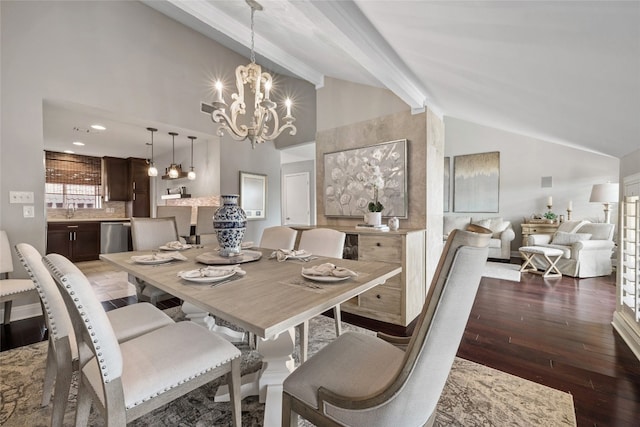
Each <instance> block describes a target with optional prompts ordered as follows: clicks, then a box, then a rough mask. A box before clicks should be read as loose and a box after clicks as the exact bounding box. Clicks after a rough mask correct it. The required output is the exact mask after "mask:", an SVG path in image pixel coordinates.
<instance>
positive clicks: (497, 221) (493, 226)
mask: <svg viewBox="0 0 640 427" xmlns="http://www.w3.org/2000/svg"><path fill="white" fill-rule="evenodd" d="M471 222H472V223H474V224H478V225H481V226H483V227H485V228H488V229H489V230H491V231H492V232H493V235H492V237H493V238H494V239H499V238H500V234H501V233H502V232H503V231H504V230H506V229H507V227H509V224H511V222H509V221H504V220H503V219H502V217H501V216H496V217H493V218H472V219H471ZM485 224H486V225H485Z"/></svg>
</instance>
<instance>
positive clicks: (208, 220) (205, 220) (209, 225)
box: [196, 206, 218, 236]
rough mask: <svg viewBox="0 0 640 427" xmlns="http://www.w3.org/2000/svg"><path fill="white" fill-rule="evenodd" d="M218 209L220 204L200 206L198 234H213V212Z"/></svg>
mask: <svg viewBox="0 0 640 427" xmlns="http://www.w3.org/2000/svg"><path fill="white" fill-rule="evenodd" d="M217 210H218V206H198V213H197V219H196V234H197V235H198V236H200V235H202V234H213V233H215V229H214V228H213V214H215V213H216V211H217Z"/></svg>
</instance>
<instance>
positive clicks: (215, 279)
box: [178, 270, 236, 283]
mask: <svg viewBox="0 0 640 427" xmlns="http://www.w3.org/2000/svg"><path fill="white" fill-rule="evenodd" d="M181 273H182V272H181ZM234 274H236V271H235V270H234V271H232V272H231V273H229V274H224V275H222V276H205V277H185V276H184V275H182V274H179V273H178V277H180V278H181V279H184V280H188V281H189V282H195V283H212V282H219V281H220V280H224V279H228V278H229V277H231V276H233V275H234Z"/></svg>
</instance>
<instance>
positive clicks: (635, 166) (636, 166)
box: [620, 148, 640, 182]
mask: <svg viewBox="0 0 640 427" xmlns="http://www.w3.org/2000/svg"><path fill="white" fill-rule="evenodd" d="M634 173H640V148H639V149H637V150H636V151H634V152H632V153H629V154H627V155H626V156H624V157H623V158H622V159H620V182H622V178H624V177H625V176H629V175H633V174H634Z"/></svg>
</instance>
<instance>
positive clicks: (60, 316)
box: [16, 243, 77, 356]
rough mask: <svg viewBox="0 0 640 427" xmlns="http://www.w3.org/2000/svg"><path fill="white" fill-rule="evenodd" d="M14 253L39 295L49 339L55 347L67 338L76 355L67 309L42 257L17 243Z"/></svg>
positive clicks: (27, 245) (35, 251) (26, 244)
mask: <svg viewBox="0 0 640 427" xmlns="http://www.w3.org/2000/svg"><path fill="white" fill-rule="evenodd" d="M16 252H17V254H18V258H19V259H20V262H21V263H22V265H23V266H24V269H25V270H27V273H28V274H29V277H31V280H32V281H33V284H34V285H35V286H36V290H37V291H38V294H39V295H40V300H41V301H42V306H43V308H44V310H43V312H44V318H45V321H46V323H47V329H48V332H49V339H53V344H54V346H55V345H57V342H58V341H59V340H61V339H62V338H64V337H69V344H70V346H71V352H72V354H73V355H74V356H75V355H76V354H77V346H76V340H75V336H74V334H73V326H72V325H71V318H70V317H69V313H68V312H67V307H66V306H65V303H64V300H63V299H62V295H61V294H60V291H59V290H58V286H57V285H56V283H55V281H54V280H53V277H51V274H49V270H47V267H45V265H44V264H43V262H42V255H41V254H40V252H38V250H37V249H36V248H34V247H33V246H31V245H29V244H28V243H18V244H17V245H16Z"/></svg>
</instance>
